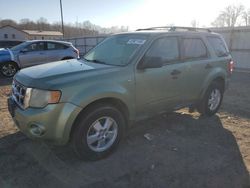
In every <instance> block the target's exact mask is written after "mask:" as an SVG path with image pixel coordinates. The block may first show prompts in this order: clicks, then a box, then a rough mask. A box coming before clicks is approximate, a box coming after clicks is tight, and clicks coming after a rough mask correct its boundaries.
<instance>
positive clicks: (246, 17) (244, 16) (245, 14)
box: [242, 9, 250, 26]
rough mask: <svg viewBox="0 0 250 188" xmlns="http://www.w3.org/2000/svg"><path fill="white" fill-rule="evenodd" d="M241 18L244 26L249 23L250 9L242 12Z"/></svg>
mask: <svg viewBox="0 0 250 188" xmlns="http://www.w3.org/2000/svg"><path fill="white" fill-rule="evenodd" d="M242 19H243V21H244V25H245V26H249V25H250V9H248V10H246V11H244V12H243V13H242Z"/></svg>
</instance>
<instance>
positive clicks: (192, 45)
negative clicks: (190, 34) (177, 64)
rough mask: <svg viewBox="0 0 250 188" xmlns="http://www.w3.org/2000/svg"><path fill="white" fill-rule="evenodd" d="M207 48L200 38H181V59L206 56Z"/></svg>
mask: <svg viewBox="0 0 250 188" xmlns="http://www.w3.org/2000/svg"><path fill="white" fill-rule="evenodd" d="M207 57H208V53H207V48H206V46H205V44H204V42H203V41H202V40H201V39H200V38H183V39H182V58H183V59H191V60H195V59H202V58H207Z"/></svg>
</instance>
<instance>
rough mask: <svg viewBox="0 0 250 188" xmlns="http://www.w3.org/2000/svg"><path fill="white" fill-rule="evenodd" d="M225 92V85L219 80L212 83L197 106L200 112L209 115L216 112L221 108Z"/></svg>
mask: <svg viewBox="0 0 250 188" xmlns="http://www.w3.org/2000/svg"><path fill="white" fill-rule="evenodd" d="M223 94H224V89H223V86H222V85H221V84H220V83H218V82H214V83H212V84H211V85H210V86H209V88H208V89H207V91H206V93H205V95H204V97H203V99H202V100H201V102H200V103H199V105H198V107H197V110H198V112H199V113H200V114H201V115H204V116H208V117H210V116H212V115H214V114H216V112H217V111H218V110H219V108H220V105H221V102H222V99H223Z"/></svg>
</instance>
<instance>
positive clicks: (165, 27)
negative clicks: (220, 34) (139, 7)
mask: <svg viewBox="0 0 250 188" xmlns="http://www.w3.org/2000/svg"><path fill="white" fill-rule="evenodd" d="M166 29H167V30H168V31H178V30H180V31H182V30H186V31H203V32H204V31H205V32H209V33H211V32H212V31H211V30H210V29H207V28H198V27H179V26H163V27H150V28H145V29H137V30H136V31H145V30H166Z"/></svg>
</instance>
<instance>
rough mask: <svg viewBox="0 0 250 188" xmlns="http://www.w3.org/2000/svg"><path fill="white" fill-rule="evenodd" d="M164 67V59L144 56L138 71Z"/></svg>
mask: <svg viewBox="0 0 250 188" xmlns="http://www.w3.org/2000/svg"><path fill="white" fill-rule="evenodd" d="M162 66H163V61H162V58H160V57H145V56H144V57H143V58H142V59H141V61H140V63H139V65H138V69H147V68H160V67H162Z"/></svg>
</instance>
